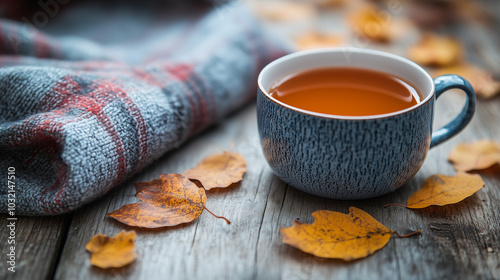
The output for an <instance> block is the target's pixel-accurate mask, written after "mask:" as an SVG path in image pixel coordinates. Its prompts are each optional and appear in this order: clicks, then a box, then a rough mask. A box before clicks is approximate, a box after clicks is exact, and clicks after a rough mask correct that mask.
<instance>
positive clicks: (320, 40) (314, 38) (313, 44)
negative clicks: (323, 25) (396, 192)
mask: <svg viewBox="0 0 500 280" xmlns="http://www.w3.org/2000/svg"><path fill="white" fill-rule="evenodd" d="M342 41H343V40H342V39H341V38H340V37H339V36H335V35H327V34H322V33H318V32H316V31H309V32H306V33H304V34H302V35H300V36H299V37H297V39H296V43H297V46H298V48H299V49H300V50H310V49H317V48H328V47H334V46H338V45H340V44H342Z"/></svg>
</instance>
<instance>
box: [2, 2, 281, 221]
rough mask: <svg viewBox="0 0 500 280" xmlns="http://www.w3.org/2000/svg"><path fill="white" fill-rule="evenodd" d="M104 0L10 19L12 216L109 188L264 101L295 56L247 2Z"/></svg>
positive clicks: (5, 103) (54, 210)
mask: <svg viewBox="0 0 500 280" xmlns="http://www.w3.org/2000/svg"><path fill="white" fill-rule="evenodd" d="M53 2H54V3H57V2H55V1H53ZM66 2H67V1H66ZM102 2H104V3H102V4H95V3H94V4H92V5H90V4H88V5H85V4H84V3H78V5H77V6H74V7H68V8H66V9H64V10H62V9H59V10H58V13H59V14H58V15H57V17H52V16H51V15H49V12H48V11H50V10H45V9H40V11H45V14H46V16H47V17H46V18H47V19H48V20H45V17H43V16H40V15H41V13H38V14H37V13H36V12H35V13H34V14H33V15H31V14H30V16H27V17H24V18H23V19H22V20H21V21H11V20H6V19H3V20H1V21H0V66H1V68H0V177H1V178H2V179H1V188H0V211H1V212H4V213H5V212H8V210H9V209H8V208H9V202H14V201H13V200H10V201H9V199H12V198H14V196H13V195H12V194H15V214H16V215H18V214H20V215H47V214H60V213H64V212H67V211H71V210H74V209H76V208H78V207H80V206H82V205H83V204H85V203H88V202H90V201H92V200H93V199H95V198H97V197H99V196H101V195H103V194H105V193H107V192H108V191H109V190H111V189H112V188H113V187H115V186H117V185H119V184H120V183H121V182H123V181H124V180H126V179H127V178H129V177H130V176H131V175H133V174H134V173H136V172H138V171H139V170H141V169H142V168H144V167H145V166H146V165H147V164H148V163H151V162H152V161H153V160H155V159H157V158H158V157H160V156H161V155H162V154H164V153H165V152H167V151H169V150H172V149H174V148H176V147H179V145H181V144H182V143H183V142H184V141H185V140H186V139H188V138H189V137H191V136H193V135H195V134H196V133H197V132H199V131H200V130H202V129H204V128H206V127H207V126H208V125H210V124H213V123H214V122H216V121H218V120H220V119H221V118H222V117H223V116H224V115H226V114H227V113H229V112H231V111H234V110H235V109H237V108H239V107H241V106H242V105H243V104H245V103H246V102H248V101H250V100H252V99H253V98H254V95H255V92H256V85H255V84H256V75H257V73H258V72H259V70H260V69H261V67H263V66H264V65H265V64H266V63H267V62H269V61H270V60H272V59H275V58H277V57H278V56H281V55H283V54H284V52H283V49H282V48H281V47H280V46H279V45H278V44H276V43H272V42H274V41H273V40H272V39H270V38H267V37H266V35H265V34H264V33H263V31H262V30H261V29H260V27H259V23H258V22H257V21H256V19H254V18H253V17H252V16H251V15H250V14H249V13H248V12H247V11H246V10H245V8H243V7H240V6H239V5H237V4H235V3H228V4H224V5H219V6H217V5H216V6H215V7H214V6H212V7H211V9H209V10H207V8H206V7H200V6H198V5H197V6H190V5H186V4H185V3H183V5H180V6H179V5H177V6H171V5H170V6H169V5H167V7H166V8H165V7H163V8H162V9H155V8H154V7H143V6H134V5H131V6H124V7H113V8H112V9H110V7H109V5H107V4H106V3H105V2H106V1H102ZM106 5H107V6H106ZM53 10H54V9H53ZM49 16H50V17H49ZM34 27H37V28H34ZM9 170H10V171H13V172H11V175H13V176H15V178H12V177H11V178H10V179H11V180H10V181H11V182H10V183H9V182H7V178H8V172H9ZM13 184H15V185H13ZM9 186H10V188H9ZM13 190H14V191H15V193H14V192H13ZM9 191H10V192H9ZM9 193H10V195H9ZM10 206H13V205H12V204H11V205H10Z"/></svg>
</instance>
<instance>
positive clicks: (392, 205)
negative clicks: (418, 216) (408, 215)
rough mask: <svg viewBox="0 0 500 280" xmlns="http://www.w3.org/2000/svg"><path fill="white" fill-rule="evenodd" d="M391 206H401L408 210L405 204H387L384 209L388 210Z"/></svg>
mask: <svg viewBox="0 0 500 280" xmlns="http://www.w3.org/2000/svg"><path fill="white" fill-rule="evenodd" d="M389 206H401V207H405V208H408V206H407V205H404V204H399V203H389V204H386V205H384V208H387V207H389Z"/></svg>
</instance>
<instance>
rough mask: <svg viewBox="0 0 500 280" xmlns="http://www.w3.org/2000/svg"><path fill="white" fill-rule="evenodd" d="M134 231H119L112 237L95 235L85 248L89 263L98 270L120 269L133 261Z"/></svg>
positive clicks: (134, 254)
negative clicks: (89, 254) (89, 255)
mask: <svg viewBox="0 0 500 280" xmlns="http://www.w3.org/2000/svg"><path fill="white" fill-rule="evenodd" d="M135 237H136V235H135V231H128V232H126V231H121V232H120V233H118V234H117V235H115V236H114V237H108V236H106V235H103V234H97V235H94V236H93V237H92V239H90V241H89V243H87V245H86V246H85V249H87V250H88V251H89V252H90V253H91V254H92V255H91V257H90V263H91V264H92V265H95V266H97V267H100V268H111V267H122V266H125V265H127V264H129V263H131V262H133V261H134V260H135V258H136V257H137V253H136V252H135V250H134V248H135V244H134V241H135Z"/></svg>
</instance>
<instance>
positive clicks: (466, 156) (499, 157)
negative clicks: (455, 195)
mask: <svg viewBox="0 0 500 280" xmlns="http://www.w3.org/2000/svg"><path fill="white" fill-rule="evenodd" d="M448 160H449V161H450V162H451V163H453V167H454V168H455V169H456V170H458V171H471V170H482V169H486V168H488V167H491V166H493V165H495V164H500V143H497V142H495V141H491V140H487V139H483V140H479V141H476V142H472V143H462V144H459V145H457V147H455V149H454V150H453V151H452V152H451V153H450V155H449V157H448Z"/></svg>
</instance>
